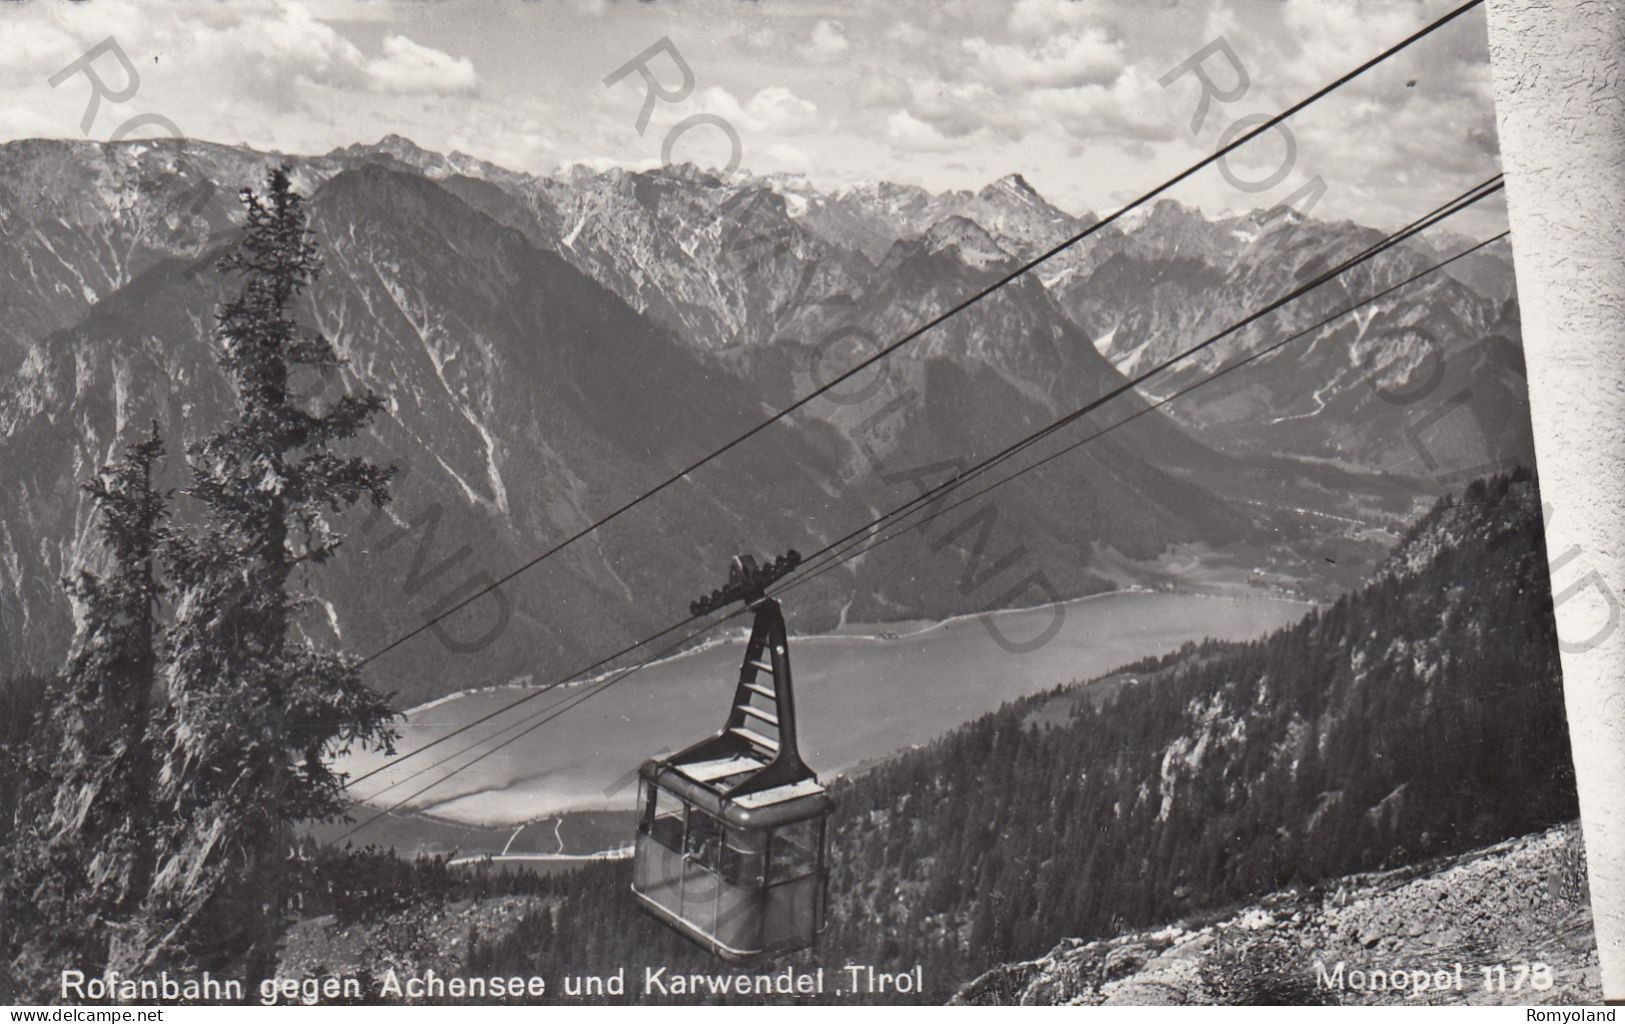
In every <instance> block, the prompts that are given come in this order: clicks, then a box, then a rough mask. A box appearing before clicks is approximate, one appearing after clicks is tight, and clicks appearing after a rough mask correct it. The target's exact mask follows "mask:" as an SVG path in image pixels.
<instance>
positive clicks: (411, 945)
mask: <svg viewBox="0 0 1625 1024" xmlns="http://www.w3.org/2000/svg"><path fill="white" fill-rule="evenodd" d="M537 902H538V901H537V900H535V899H533V898H531V897H528V896H495V897H491V898H489V899H482V900H461V901H458V902H454V903H449V904H446V905H444V906H439V907H428V908H424V909H422V910H412V911H406V912H402V913H399V914H395V915H391V916H390V917H389V918H387V919H386V920H385V921H384V922H370V923H369V922H361V921H358V922H351V923H345V924H340V923H339V922H338V921H336V920H335V919H334V917H333V915H332V914H323V915H321V916H319V917H311V918H306V919H305V920H303V921H300V922H299V923H298V924H296V925H294V926H293V927H292V928H290V929H289V930H288V934H287V936H286V938H285V939H284V941H283V945H282V953H281V957H280V965H279V969H278V971H277V973H278V976H280V977H284V978H313V977H324V976H341V977H342V976H352V977H354V976H363V975H374V976H376V975H377V974H378V973H379V972H380V971H381V970H382V969H384V968H387V967H396V968H398V969H406V970H416V969H420V968H426V967H432V968H434V969H436V970H438V971H441V972H455V971H456V970H457V969H458V968H459V967H460V966H461V964H462V962H463V959H464V957H465V956H466V955H467V944H468V937H469V933H470V930H471V929H477V930H478V932H479V934H480V935H483V936H484V937H486V938H487V939H489V938H493V937H496V936H500V935H503V934H506V933H507V932H508V931H509V930H511V929H512V928H513V926H514V924H515V923H516V922H517V921H518V920H519V918H520V917H522V916H523V915H524V913H525V911H526V910H528V909H530V908H531V907H532V906H534V905H536V904H537Z"/></svg>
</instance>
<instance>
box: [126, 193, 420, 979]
mask: <svg viewBox="0 0 1625 1024" xmlns="http://www.w3.org/2000/svg"><path fill="white" fill-rule="evenodd" d="M241 201H242V203H243V206H244V208H245V212H246V224H245V229H244V232H243V234H242V236H241V238H240V240H239V241H237V242H236V243H235V245H234V246H233V247H232V248H231V249H230V250H228V252H227V253H226V255H225V256H224V257H223V258H222V259H221V261H220V264H219V268H220V269H221V271H222V272H224V273H226V274H228V275H231V276H234V277H235V278H237V279H238V280H239V281H240V282H241V287H240V288H239V290H238V291H237V293H236V295H235V296H234V297H232V298H231V299H229V300H227V301H226V302H225V303H223V304H222V306H221V307H220V309H219V310H218V312H217V314H216V319H217V328H216V336H217V339H218V342H219V354H218V359H219V363H220V366H221V368H222V369H223V370H224V371H225V374H226V377H227V379H228V380H229V381H230V383H231V385H232V387H233V389H234V391H235V393H236V406H237V409H236V416H235V418H234V419H232V420H231V421H230V422H228V423H227V424H226V425H225V426H224V427H222V428H221V429H220V430H219V431H218V432H216V433H215V434H213V435H212V436H210V437H208V438H205V439H204V440H202V441H200V442H197V443H195V444H193V445H192V446H190V447H189V449H188V455H189V461H190V463H191V470H192V484H191V487H190V488H189V489H188V491H187V493H188V494H190V495H191V496H192V497H194V498H196V499H198V500H199V501H200V502H202V504H203V507H204V513H205V517H206V518H205V526H204V528H203V529H202V530H201V531H200V532H199V533H198V534H197V535H196V536H188V537H181V538H177V539H176V540H175V542H174V543H172V544H171V545H170V546H169V552H168V564H169V566H170V573H171V575H172V577H173V579H174V581H175V585H176V587H177V588H178V590H179V601H178V605H177V610H176V617H175V623H174V626H173V628H172V631H171V636H172V645H173V652H174V653H173V662H172V666H171V669H170V673H169V687H168V690H169V698H170V703H171V704H172V706H173V714H172V717H171V721H170V723H169V727H168V729H167V731H166V735H165V737H164V748H165V749H164V754H163V765H162V770H161V773H160V782H161V794H162V796H163V798H164V803H165V805H166V807H167V808H168V810H169V811H170V812H171V813H172V815H173V819H172V820H173V825H172V827H171V828H170V829H169V830H168V832H167V834H166V835H165V837H164V852H163V856H162V862H161V863H160V865H159V868H158V871H157V874H156V877H155V883H154V887H153V891H152V893H151V896H150V898H149V900H148V904H147V922H146V923H147V930H146V932H145V934H144V936H143V941H142V944H141V948H140V949H139V950H138V951H136V953H137V954H138V957H139V959H136V960H134V961H133V962H132V966H133V967H137V968H150V967H151V966H152V965H154V964H158V963H169V962H178V963H183V964H190V965H193V966H197V967H205V968H208V967H214V968H235V969H238V970H241V971H244V972H245V973H254V972H261V973H264V972H265V971H266V969H267V967H268V958H269V957H270V956H271V954H272V949H273V946H274V943H275V940H276V938H277V936H278V934H279V933H280V931H281V927H282V924H283V900H284V896H285V893H284V888H285V885H284V882H285V879H284V874H285V871H284V862H285V860H286V858H287V856H288V853H289V850H290V849H291V828H292V825H293V824H294V823H296V822H299V821H302V820H333V819H336V818H339V817H342V815H343V811H344V806H345V805H344V801H343V799H342V796H343V794H342V779H341V778H340V777H338V776H337V775H335V774H334V773H333V771H332V770H331V768H330V767H329V760H328V758H329V757H330V756H331V755H332V754H333V753H335V752H336V751H340V750H343V749H346V748H348V747H349V746H351V745H355V744H360V745H363V746H374V747H379V748H383V749H389V746H390V743H391V741H392V739H393V737H394V734H393V732H392V731H391V729H390V725H389V723H390V720H391V718H392V712H391V711H390V709H389V706H388V701H387V698H386V697H385V696H383V695H380V694H378V693H375V692H374V691H372V690H370V689H368V688H367V687H366V686H365V685H364V684H363V683H362V680H361V673H360V670H359V667H358V665H357V663H356V661H355V660H354V659H352V658H349V657H346V656H344V655H341V654H338V653H334V652H329V651H325V650H321V649H319V648H317V647H316V646H314V645H313V644H312V643H311V642H309V641H308V640H307V639H305V638H304V637H303V636H301V635H300V634H299V631H298V629H297V625H298V622H299V619H300V616H301V614H302V613H303V612H305V611H306V610H307V609H308V607H309V606H310V605H311V603H312V602H313V598H312V597H311V596H310V595H309V594H308V593H307V592H305V591H304V589H303V587H304V585H305V583H306V581H305V580H304V578H303V575H302V573H303V570H304V568H305V567H307V566H311V565H316V564H320V563H323V562H325V561H327V560H328V559H329V558H331V557H332V556H333V554H334V553H335V552H336V551H337V550H338V548H339V536H338V533H337V532H336V529H335V526H334V524H333V517H334V516H335V515H336V514H337V513H339V512H341V511H343V510H344V509H345V508H347V507H349V506H352V505H354V504H356V503H357V502H360V501H362V500H363V499H365V500H369V501H371V502H372V503H373V505H374V506H379V507H381V506H382V505H383V504H384V503H385V502H387V501H388V498H389V493H388V485H389V481H390V478H391V476H392V475H393V473H394V470H393V469H392V468H385V467H380V466H377V465H374V464H372V463H370V462H368V461H367V460H365V459H363V458H360V457H354V456H350V457H344V456H340V455H339V454H336V453H335V452H334V451H333V448H334V446H335V445H336V444H337V443H339V442H343V441H345V440H346V439H349V438H351V437H354V436H355V435H356V434H357V433H358V432H359V431H360V430H361V429H362V428H363V427H364V426H365V425H366V423H367V422H368V420H369V419H370V418H371V417H372V415H373V414H374V413H375V412H377V410H378V409H379V408H380V407H381V406H382V402H381V400H380V399H379V398H378V397H377V396H375V395H373V394H371V393H360V394H354V393H345V394H343V395H341V396H340V397H338V398H336V399H334V400H331V401H328V402H326V403H318V402H317V401H315V400H314V399H311V398H307V397H306V396H305V395H303V394H302V393H301V392H300V390H299V388H300V386H301V385H302V384H303V383H304V380H305V379H309V378H314V380H315V383H316V384H317V385H319V384H320V383H321V381H322V379H323V378H330V377H331V376H332V375H333V374H334V372H335V371H336V370H338V369H339V368H340V367H341V366H342V365H343V361H342V360H341V359H340V358H339V357H338V355H337V353H336V351H335V350H334V348H333V346H332V344H331V343H330V342H329V341H328V340H327V339H326V338H323V337H320V336H318V335H313V334H311V333H309V332H307V331H305V330H303V329H302V328H301V327H300V325H299V323H298V322H297V320H296V313H297V307H298V304H299V303H300V301H301V300H302V298H303V296H304V293H305V292H306V291H307V290H308V289H309V287H310V286H311V285H312V283H314V281H315V280H316V278H317V275H318V273H319V272H320V260H319V257H318V254H317V247H316V242H315V238H314V235H313V234H312V233H311V231H310V230H309V228H308V226H307V221H306V216H305V211H304V205H303V200H302V198H301V197H300V196H299V195H298V193H296V192H295V191H294V190H293V187H292V185H291V183H290V182H289V179H288V174H287V171H286V169H278V170H275V171H273V172H271V174H270V176H269V179H268V182H267V187H266V190H265V192H264V193H263V194H256V193H255V192H253V191H252V190H250V189H244V190H243V191H242V193H241ZM296 573H298V574H300V575H299V576H298V577H296ZM267 976H268V975H267Z"/></svg>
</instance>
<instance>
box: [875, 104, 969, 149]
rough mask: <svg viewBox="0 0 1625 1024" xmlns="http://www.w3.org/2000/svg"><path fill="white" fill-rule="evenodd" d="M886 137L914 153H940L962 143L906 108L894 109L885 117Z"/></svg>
mask: <svg viewBox="0 0 1625 1024" xmlns="http://www.w3.org/2000/svg"><path fill="white" fill-rule="evenodd" d="M886 138H887V139H888V140H890V141H891V142H892V144H893V145H895V146H897V147H898V148H900V149H904V150H908V151H910V152H916V153H940V152H943V151H945V150H951V149H957V148H959V147H960V146H961V145H963V143H962V142H961V141H959V140H955V139H950V138H949V137H948V136H946V135H944V134H942V132H940V131H938V130H937V129H936V127H935V126H934V125H931V124H927V123H926V122H924V121H922V120H920V119H919V118H917V117H915V116H914V115H913V114H911V113H909V112H908V111H906V110H898V111H895V112H893V113H892V115H891V116H890V117H888V118H886Z"/></svg>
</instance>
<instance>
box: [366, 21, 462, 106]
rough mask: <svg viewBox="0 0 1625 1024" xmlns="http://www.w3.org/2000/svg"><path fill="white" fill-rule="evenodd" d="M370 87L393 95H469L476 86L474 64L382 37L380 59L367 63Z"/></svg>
mask: <svg viewBox="0 0 1625 1024" xmlns="http://www.w3.org/2000/svg"><path fill="white" fill-rule="evenodd" d="M366 70H367V77H368V80H369V82H370V83H371V85H372V87H373V88H375V89H377V90H379V91H381V92H393V93H424V92H427V93H468V92H473V91H474V90H475V89H477V88H478V86H479V79H478V77H477V76H476V75H475V74H474V63H473V62H472V61H470V60H469V59H468V58H467V57H453V56H451V55H450V54H448V53H443V52H441V51H440V50H436V49H434V48H433V47H429V46H424V45H422V44H421V43H415V42H413V41H412V40H410V39H408V38H406V37H405V36H401V35H394V34H391V35H387V36H385V37H384V55H383V57H381V58H379V59H377V60H372V61H368V62H367V65H366Z"/></svg>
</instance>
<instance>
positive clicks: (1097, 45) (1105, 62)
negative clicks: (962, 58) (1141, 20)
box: [963, 27, 1124, 89]
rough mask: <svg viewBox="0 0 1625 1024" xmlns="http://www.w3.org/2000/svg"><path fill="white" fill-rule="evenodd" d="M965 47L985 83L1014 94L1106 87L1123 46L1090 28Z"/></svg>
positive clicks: (977, 41)
mask: <svg viewBox="0 0 1625 1024" xmlns="http://www.w3.org/2000/svg"><path fill="white" fill-rule="evenodd" d="M963 46H964V48H965V51H966V52H967V53H969V54H970V55H971V56H972V57H974V58H976V63H977V65H978V66H979V70H980V71H981V74H982V76H983V77H984V78H985V79H986V80H987V81H989V82H991V83H993V84H995V85H999V86H1003V87H1007V88H1013V89H1021V88H1028V87H1040V88H1051V89H1053V88H1061V87H1067V86H1080V85H1110V84H1111V83H1112V82H1114V81H1116V79H1117V76H1118V75H1120V74H1122V72H1123V65H1124V60H1123V45H1122V43H1121V42H1119V41H1117V40H1115V39H1113V38H1111V37H1110V36H1109V35H1108V34H1107V32H1106V31H1105V30H1104V29H1101V28H1094V27H1089V28H1083V29H1080V30H1078V31H1076V32H1068V33H1062V34H1059V35H1054V36H1051V37H1049V38H1047V39H1045V40H1043V41H1042V42H1036V43H1035V42H1021V43H1017V44H1014V45H1010V44H1004V43H990V42H988V41H987V40H986V39H981V38H971V39H967V40H965V42H964V43H963Z"/></svg>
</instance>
